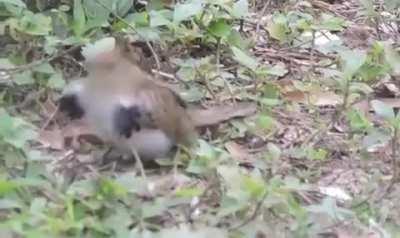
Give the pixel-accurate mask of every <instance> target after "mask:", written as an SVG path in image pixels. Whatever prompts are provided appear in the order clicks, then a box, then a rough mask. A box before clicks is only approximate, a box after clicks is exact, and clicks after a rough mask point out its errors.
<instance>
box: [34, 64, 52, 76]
mask: <svg viewBox="0 0 400 238" xmlns="http://www.w3.org/2000/svg"><path fill="white" fill-rule="evenodd" d="M33 71H35V72H38V73H44V74H52V73H54V69H53V67H51V65H50V64H49V63H45V64H40V65H38V66H36V67H35V68H34V69H33Z"/></svg>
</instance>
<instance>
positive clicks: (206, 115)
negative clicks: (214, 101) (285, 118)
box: [188, 103, 257, 127]
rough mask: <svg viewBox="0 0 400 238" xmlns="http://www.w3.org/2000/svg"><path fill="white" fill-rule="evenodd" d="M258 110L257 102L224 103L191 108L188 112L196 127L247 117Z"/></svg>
mask: <svg viewBox="0 0 400 238" xmlns="http://www.w3.org/2000/svg"><path fill="white" fill-rule="evenodd" d="M256 112H257V105H256V104H255V103H238V104H236V105H222V106H215V107H210V108H207V109H200V108H189V109H188V113H189V115H190V117H191V118H192V120H193V123H194V125H195V126H196V127H202V126H211V125H215V124H218V123H221V122H224V121H227V120H229V119H232V118H236V117H246V116H250V115H253V114H255V113H256Z"/></svg>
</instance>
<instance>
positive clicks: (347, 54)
mask: <svg viewBox="0 0 400 238" xmlns="http://www.w3.org/2000/svg"><path fill="white" fill-rule="evenodd" d="M339 54H340V57H341V60H342V63H343V72H344V74H345V77H352V76H353V75H354V74H355V73H356V72H357V71H358V70H359V69H360V68H361V66H362V65H363V64H364V63H365V61H366V59H367V54H366V52H365V51H361V50H343V51H341V52H339Z"/></svg>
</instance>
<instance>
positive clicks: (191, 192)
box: [175, 187, 203, 198]
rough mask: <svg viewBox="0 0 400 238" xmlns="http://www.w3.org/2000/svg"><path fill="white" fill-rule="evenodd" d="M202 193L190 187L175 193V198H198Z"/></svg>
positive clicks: (198, 189) (200, 190)
mask: <svg viewBox="0 0 400 238" xmlns="http://www.w3.org/2000/svg"><path fill="white" fill-rule="evenodd" d="M202 193H203V190H202V189H200V188H196V187H191V188H180V189H179V190H178V191H176V192H175V195H176V196H177V197H184V198H192V197H196V196H200V195H201V194H202Z"/></svg>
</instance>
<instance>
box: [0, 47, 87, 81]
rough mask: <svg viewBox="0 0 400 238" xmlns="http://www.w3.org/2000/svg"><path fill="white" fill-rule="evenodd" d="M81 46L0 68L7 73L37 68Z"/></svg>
mask: <svg viewBox="0 0 400 238" xmlns="http://www.w3.org/2000/svg"><path fill="white" fill-rule="evenodd" d="M79 47H81V46H80V45H75V46H72V47H71V48H69V49H67V50H63V51H61V52H60V53H58V54H54V55H52V56H48V57H46V58H43V59H40V60H36V61H33V62H31V63H29V64H24V65H19V66H16V67H14V68H0V71H2V72H6V73H8V74H16V73H20V72H22V71H25V70H29V69H32V68H35V67H37V66H39V65H42V64H45V63H49V62H50V61H52V60H54V59H56V58H59V57H62V56H64V55H66V54H68V53H70V52H72V51H74V50H76V49H78V48H79Z"/></svg>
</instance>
